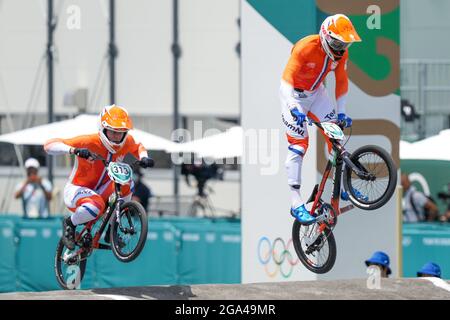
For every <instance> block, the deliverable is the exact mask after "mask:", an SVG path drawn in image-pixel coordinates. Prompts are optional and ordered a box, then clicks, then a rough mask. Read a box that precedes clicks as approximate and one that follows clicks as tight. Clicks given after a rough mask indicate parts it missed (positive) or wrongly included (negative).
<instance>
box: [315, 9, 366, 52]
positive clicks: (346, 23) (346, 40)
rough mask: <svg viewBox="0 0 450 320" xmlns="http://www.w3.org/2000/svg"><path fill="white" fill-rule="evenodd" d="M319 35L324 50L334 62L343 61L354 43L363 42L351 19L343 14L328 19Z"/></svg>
mask: <svg viewBox="0 0 450 320" xmlns="http://www.w3.org/2000/svg"><path fill="white" fill-rule="evenodd" d="M319 35H320V41H321V43H322V47H323V49H324V50H325V52H326V53H327V55H328V56H329V57H330V58H331V59H332V60H333V61H336V60H339V59H341V58H342V56H343V55H344V53H345V51H346V50H347V49H348V47H350V45H351V44H352V43H353V42H360V41H361V38H360V37H359V35H358V33H357V32H356V30H355V28H354V27H353V24H352V22H351V21H350V19H349V18H348V17H347V16H345V15H343V14H335V15H334V16H330V17H328V18H326V19H325V20H324V21H323V23H322V26H321V27H320V32H319Z"/></svg>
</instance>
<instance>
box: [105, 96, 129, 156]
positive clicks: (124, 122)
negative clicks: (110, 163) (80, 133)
mask: <svg viewBox="0 0 450 320" xmlns="http://www.w3.org/2000/svg"><path fill="white" fill-rule="evenodd" d="M131 129H133V122H132V121H131V118H130V117H129V115H128V112H127V110H125V108H122V107H119V106H116V105H115V104H113V105H111V106H106V107H104V108H103V110H102V112H101V113H100V119H99V126H98V134H99V135H100V140H101V141H102V143H103V145H104V146H105V147H106V149H108V151H109V152H111V153H116V152H117V151H119V150H120V149H121V148H122V146H123V145H124V143H125V141H126V137H127V134H128V131H129V130H131ZM107 131H114V132H120V133H122V136H121V137H120V139H118V140H115V141H112V140H110V138H108V135H107Z"/></svg>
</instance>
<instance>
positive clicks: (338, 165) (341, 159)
mask: <svg viewBox="0 0 450 320" xmlns="http://www.w3.org/2000/svg"><path fill="white" fill-rule="evenodd" d="M311 122H312V123H314V124H315V125H316V126H317V127H318V128H319V130H322V131H323V129H322V126H321V124H320V122H315V121H311ZM324 136H325V135H324ZM325 139H327V140H328V141H329V142H330V143H331V144H332V149H333V151H334V152H335V154H336V161H335V165H333V162H332V161H331V160H328V162H327V165H326V167H325V172H324V174H323V176H322V179H321V181H320V184H318V185H316V187H315V188H314V190H313V192H312V194H311V197H310V199H313V205H312V208H311V210H310V212H311V213H312V214H313V215H314V216H315V215H316V213H315V212H316V210H317V209H318V208H319V206H320V205H321V201H320V200H321V197H322V194H323V191H324V189H325V184H326V182H327V180H328V177H329V176H330V173H331V170H332V169H333V167H335V172H334V178H333V193H332V196H331V206H332V207H333V210H334V211H335V212H336V217H337V216H339V215H341V214H342V213H344V212H347V211H349V210H351V209H353V208H354V206H353V205H348V206H346V207H343V208H339V198H340V194H341V179H342V167H343V164H344V163H345V164H346V165H348V166H349V167H350V168H351V169H352V170H353V171H354V172H355V173H356V174H357V175H358V176H361V177H364V178H367V177H366V174H365V172H364V171H363V170H361V169H360V168H358V167H357V166H355V165H354V164H353V162H352V161H351V160H350V159H349V153H348V152H347V151H346V150H345V148H344V147H343V146H342V145H341V144H340V142H339V141H338V140H335V139H331V138H329V137H327V136H325ZM325 228H326V224H324V223H321V224H320V226H319V231H320V232H322V231H323V230H324V229H325Z"/></svg>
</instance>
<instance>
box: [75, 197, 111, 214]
mask: <svg viewBox="0 0 450 320" xmlns="http://www.w3.org/2000/svg"><path fill="white" fill-rule="evenodd" d="M83 204H90V205H92V206H94V207H96V208H97V209H98V212H99V213H103V210H105V202H104V201H103V199H102V197H100V196H99V195H95V196H92V197H89V198H83V199H80V201H79V203H77V207H79V206H81V205H83Z"/></svg>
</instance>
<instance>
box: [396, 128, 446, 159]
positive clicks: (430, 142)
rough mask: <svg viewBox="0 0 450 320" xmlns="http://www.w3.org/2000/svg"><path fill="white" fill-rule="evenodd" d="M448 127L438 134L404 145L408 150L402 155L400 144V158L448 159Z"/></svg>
mask: <svg viewBox="0 0 450 320" xmlns="http://www.w3.org/2000/svg"><path fill="white" fill-rule="evenodd" d="M449 141H450V129H446V130H442V131H441V132H440V133H439V134H437V135H435V136H432V137H429V138H426V139H423V140H420V141H417V142H414V143H411V144H410V146H408V147H406V149H408V150H409V151H408V152H407V153H406V154H404V157H402V150H401V148H402V145H400V158H401V159H424V160H449V161H450V148H449V147H448V144H449Z"/></svg>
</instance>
